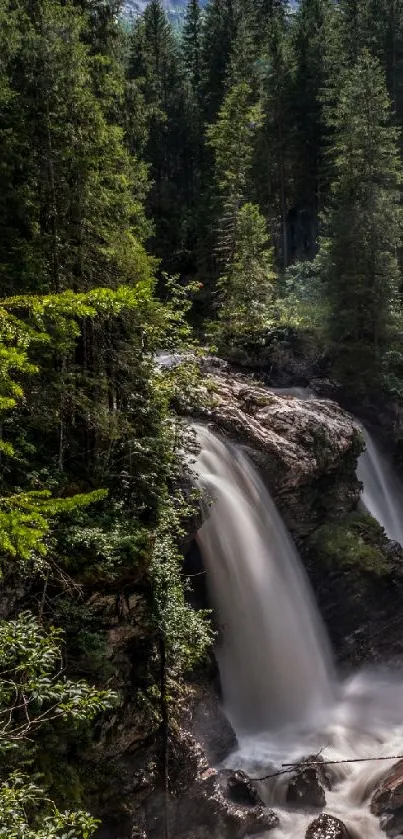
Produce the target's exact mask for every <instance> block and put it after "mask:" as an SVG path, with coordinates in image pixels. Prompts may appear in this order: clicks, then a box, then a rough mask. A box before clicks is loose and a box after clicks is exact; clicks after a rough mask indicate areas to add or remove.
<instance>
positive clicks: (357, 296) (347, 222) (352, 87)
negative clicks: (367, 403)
mask: <svg viewBox="0 0 403 839" xmlns="http://www.w3.org/2000/svg"><path fill="white" fill-rule="evenodd" d="M328 119H329V123H330V127H331V129H332V130H333V131H334V138H335V139H334V144H333V148H332V158H333V166H334V180H333V183H332V191H331V200H330V205H329V209H328V212H327V215H326V231H327V233H326V236H325V237H324V238H323V239H322V242H321V249H320V253H319V260H320V264H321V265H322V266H323V268H324V272H325V276H326V288H327V295H328V301H329V307H330V308H329V321H328V336H329V341H330V346H331V349H332V352H333V354H334V356H335V359H336V370H337V373H338V375H339V376H340V377H341V378H342V379H343V381H344V383H349V384H350V385H354V386H355V387H360V386H364V385H365V384H366V385H367V386H368V383H372V384H373V385H375V386H376V383H377V382H379V375H380V370H381V366H382V361H383V356H384V353H385V351H386V349H387V344H388V340H389V339H390V336H391V324H392V311H393V305H394V303H395V298H396V295H397V292H398V289H399V285H400V281H401V277H400V271H399V266H398V259H397V254H398V252H399V249H400V246H401V210H400V185H401V181H402V171H401V162H400V158H399V153H398V140H399V134H398V131H397V130H396V129H395V128H394V127H393V125H392V123H391V108H390V101H389V99H388V95H387V91H386V84H385V77H384V73H383V71H382V68H381V67H380V64H379V62H378V61H377V60H376V59H374V58H373V57H372V56H371V55H370V53H369V52H368V51H366V50H364V51H363V52H362V53H361V54H360V55H359V57H358V60H357V62H356V64H355V66H354V67H353V68H352V69H351V70H349V71H348V72H347V73H346V76H345V80H344V83H343V86H342V88H341V90H340V93H339V98H338V102H337V104H336V107H335V109H334V111H333V113H330V114H329V117H328Z"/></svg>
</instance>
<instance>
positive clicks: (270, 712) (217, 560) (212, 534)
mask: <svg viewBox="0 0 403 839" xmlns="http://www.w3.org/2000/svg"><path fill="white" fill-rule="evenodd" d="M197 436H198V439H199V442H200V443H201V446H202V450H201V454H200V456H199V458H198V462H197V467H196V470H197V472H198V474H199V476H200V481H201V483H202V485H203V487H204V488H207V489H208V490H209V492H210V493H211V495H212V496H213V499H214V501H215V502H216V503H214V504H213V505H212V506H211V508H210V510H209V514H208V517H207V519H206V521H205V523H204V525H203V527H202V528H201V530H200V532H199V536H198V541H199V543H200V547H201V551H202V554H203V559H204V563H205V567H206V568H207V572H208V586H209V589H210V592H211V598H212V602H213V604H214V606H215V609H216V611H217V614H218V616H219V622H220V625H221V626H222V633H221V641H220V644H219V645H218V649H217V659H218V664H219V668H220V676H221V684H222V688H223V695H224V703H225V708H226V711H227V714H228V716H229V717H230V719H231V722H232V724H233V726H234V729H235V731H236V732H237V734H240V733H241V734H242V733H244V732H250V731H261V730H266V729H267V728H273V727H277V726H279V725H284V724H287V723H290V722H296V721H298V720H301V719H303V718H308V717H309V715H312V714H314V713H317V712H318V711H319V710H322V709H323V708H325V707H327V706H328V705H329V703H331V702H332V701H333V700H334V698H335V694H334V681H332V673H331V658H330V654H329V650H328V644H327V638H326V634H325V632H324V628H323V626H322V624H321V620H320V616H319V614H318V612H317V609H316V607H315V603H314V600H313V597H312V594H311V592H310V589H309V585H308V582H307V579H306V577H305V574H304V572H303V569H302V567H301V564H300V563H299V560H298V557H297V555H296V551H295V548H294V546H293V544H292V542H291V539H290V537H289V535H288V533H287V531H286V529H285V527H284V525H283V523H282V521H281V519H280V516H279V514H278V512H277V510H276V508H275V506H274V504H273V502H272V500H271V498H270V496H269V494H268V492H267V490H266V489H265V487H264V485H263V483H262V481H261V480H260V478H259V476H258V475H257V473H256V471H255V470H254V468H253V467H252V465H251V463H250V462H249V460H248V459H247V458H246V457H245V455H244V454H243V453H242V452H241V451H240V450H239V449H235V448H234V447H229V446H227V445H226V444H225V443H224V442H222V441H221V440H219V439H218V438H217V437H215V436H214V435H213V434H211V433H210V432H209V431H208V430H207V429H206V428H203V427H199V428H198V435H197ZM274 628H275V631H274Z"/></svg>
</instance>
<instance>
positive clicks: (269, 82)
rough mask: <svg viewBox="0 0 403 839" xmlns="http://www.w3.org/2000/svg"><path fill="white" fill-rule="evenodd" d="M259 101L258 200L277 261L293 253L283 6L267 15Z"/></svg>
mask: <svg viewBox="0 0 403 839" xmlns="http://www.w3.org/2000/svg"><path fill="white" fill-rule="evenodd" d="M261 107H262V111H263V114H264V120H263V124H262V129H261V132H260V138H259V153H258V156H257V159H256V169H255V176H254V180H255V184H256V194H257V199H258V202H259V205H260V206H261V208H262V211H263V212H264V214H265V216H266V218H267V221H268V226H269V229H270V230H271V231H273V235H274V239H275V243H276V250H277V254H278V257H279V262H280V263H281V264H282V266H283V268H285V267H287V265H288V264H289V262H290V259H291V246H290V241H289V211H290V208H291V207H293V202H294V190H293V187H294V184H293V178H292V148H293V134H294V113H293V75H292V53H291V46H290V37H289V27H288V22H287V17H286V15H285V12H284V9H283V8H282V7H281V8H279V9H278V10H276V11H275V12H274V13H273V15H272V17H271V20H270V25H269V29H268V34H267V40H266V45H265V53H264V62H263V66H262V91H261Z"/></svg>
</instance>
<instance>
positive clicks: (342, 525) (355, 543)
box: [310, 510, 391, 576]
mask: <svg viewBox="0 0 403 839" xmlns="http://www.w3.org/2000/svg"><path fill="white" fill-rule="evenodd" d="M310 548H311V550H312V552H313V554H314V556H315V559H317V561H318V562H320V563H321V564H322V565H324V566H325V567H326V568H328V569H329V570H332V571H334V570H337V569H342V568H356V569H357V571H364V572H369V573H371V574H375V575H377V576H381V575H383V574H388V573H390V570H391V568H390V562H389V560H388V557H387V554H386V542H385V534H384V532H383V530H382V528H381V527H380V525H379V524H378V523H377V522H376V521H375V519H373V518H372V516H370V515H369V513H367V512H365V511H363V510H354V512H352V513H350V514H349V515H348V516H346V517H345V518H344V519H343V520H342V521H335V522H330V523H327V524H324V525H322V526H321V527H319V528H318V530H316V531H315V533H314V534H313V536H312V538H311V540H310Z"/></svg>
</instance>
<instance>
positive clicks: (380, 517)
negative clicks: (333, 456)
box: [357, 428, 403, 545]
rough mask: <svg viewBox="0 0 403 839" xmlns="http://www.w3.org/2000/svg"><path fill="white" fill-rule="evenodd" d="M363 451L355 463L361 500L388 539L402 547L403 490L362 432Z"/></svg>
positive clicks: (389, 467)
mask: <svg viewBox="0 0 403 839" xmlns="http://www.w3.org/2000/svg"><path fill="white" fill-rule="evenodd" d="M361 430H362V433H363V435H364V439H365V446H366V449H365V451H364V452H363V453H362V455H361V456H360V458H359V460H358V468H357V477H358V478H359V480H360V481H362V483H363V485H364V489H363V493H362V500H363V503H364V505H365V507H366V508H367V510H369V512H370V513H371V515H372V516H373V517H374V518H375V519H376V520H377V521H378V522H379V524H381V525H382V527H383V528H384V529H385V532H386V535H387V536H389V539H393V540H394V541H395V542H400V544H401V545H403V488H402V485H401V483H400V481H399V480H398V478H397V477H396V475H395V474H394V473H393V470H392V468H391V466H390V465H389V463H388V462H387V460H386V459H385V458H384V457H383V455H382V453H381V452H380V451H379V449H378V447H377V445H376V444H375V442H374V440H373V439H372V437H371V436H370V435H369V434H368V432H367V431H365V429H364V428H362V429H361Z"/></svg>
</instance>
